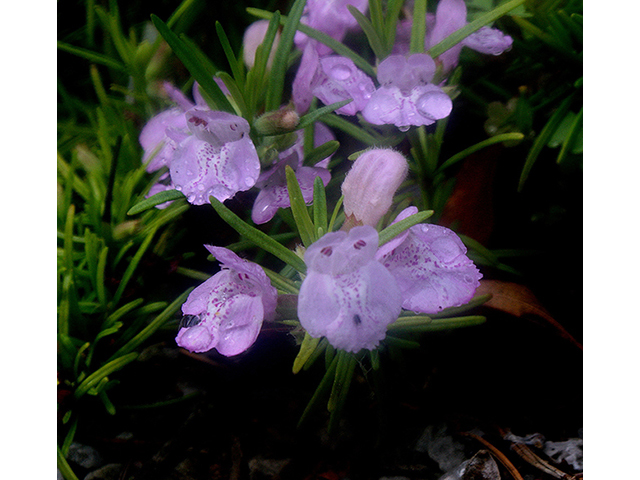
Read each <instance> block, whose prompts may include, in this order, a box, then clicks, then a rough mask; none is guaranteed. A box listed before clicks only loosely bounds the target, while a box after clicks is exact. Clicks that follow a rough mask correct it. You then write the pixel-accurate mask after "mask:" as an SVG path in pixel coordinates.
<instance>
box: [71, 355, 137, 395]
mask: <svg viewBox="0 0 640 480" xmlns="http://www.w3.org/2000/svg"><path fill="white" fill-rule="evenodd" d="M136 358H138V353H129V354H127V355H123V356H121V357H118V358H116V359H115V360H112V361H110V362H109V363H107V364H106V365H103V366H102V367H100V368H99V369H98V370H96V371H95V372H93V373H92V374H91V375H89V376H88V377H87V378H85V379H84V381H83V382H82V383H81V384H80V385H79V386H78V388H77V389H76V391H75V392H74V394H73V395H74V397H75V398H80V397H82V396H83V395H84V394H85V393H87V392H88V391H89V389H90V388H91V387H93V386H95V385H97V384H98V383H99V382H100V381H102V379H103V378H106V377H107V376H108V375H111V374H112V373H113V372H115V371H117V370H120V369H121V368H122V367H124V366H125V365H127V364H129V363H131V362H133V361H134V360H135V359H136Z"/></svg>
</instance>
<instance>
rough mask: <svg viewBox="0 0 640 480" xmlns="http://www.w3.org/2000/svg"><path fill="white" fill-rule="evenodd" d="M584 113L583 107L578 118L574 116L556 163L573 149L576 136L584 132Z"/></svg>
mask: <svg viewBox="0 0 640 480" xmlns="http://www.w3.org/2000/svg"><path fill="white" fill-rule="evenodd" d="M582 115H583V108H581V109H580V111H579V112H578V114H577V115H576V118H574V120H573V122H572V123H571V126H570V127H569V132H568V133H567V136H566V137H565V139H564V142H563V143H562V148H561V149H560V153H559V154H558V158H557V159H556V163H561V162H562V160H563V159H564V158H565V157H566V156H567V154H568V153H569V151H570V150H573V147H574V143H575V140H576V138H578V136H579V135H580V134H582Z"/></svg>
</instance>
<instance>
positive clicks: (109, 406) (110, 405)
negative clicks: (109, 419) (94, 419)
mask: <svg viewBox="0 0 640 480" xmlns="http://www.w3.org/2000/svg"><path fill="white" fill-rule="evenodd" d="M98 398H99V399H100V400H101V401H102V404H103V405H104V408H105V409H106V410H107V412H109V415H115V414H116V407H115V406H114V405H113V402H112V401H111V400H110V399H109V397H108V396H107V392H105V391H104V389H103V390H100V392H98Z"/></svg>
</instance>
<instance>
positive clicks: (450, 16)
mask: <svg viewBox="0 0 640 480" xmlns="http://www.w3.org/2000/svg"><path fill="white" fill-rule="evenodd" d="M411 24H412V19H411V18H408V19H406V20H402V21H399V22H398V28H397V32H396V43H395V44H394V46H393V52H392V53H394V54H403V55H406V54H408V53H409V44H410V41H411ZM466 24H467V6H466V4H465V2H464V0H440V2H439V3H438V7H437V9H436V14H435V15H433V14H427V18H426V26H427V29H426V37H425V49H426V50H429V49H430V48H431V47H433V46H434V45H436V44H437V43H439V42H441V41H442V40H444V39H445V38H446V37H448V36H449V35H451V34H452V33H453V32H455V31H456V30H459V29H461V28H462V27H464V26H465V25H466ZM512 44H513V39H512V38H511V37H510V36H509V35H505V34H504V33H503V32H502V31H500V30H498V29H497V28H491V27H488V26H484V27H482V28H480V30H478V31H476V32H474V33H472V34H471V35H469V36H468V37H466V38H465V39H464V40H462V42H460V43H459V44H457V45H454V46H453V47H452V48H450V49H449V50H447V51H446V52H444V53H442V54H441V55H440V56H439V57H438V60H439V61H440V62H442V65H443V68H444V71H445V72H448V71H450V70H451V69H453V68H454V67H455V66H456V65H457V64H458V58H459V56H460V52H461V50H462V47H469V48H471V49H473V50H476V51H478V52H480V53H484V54H489V55H500V54H502V53H503V52H505V51H506V50H508V49H510V48H511V45H512Z"/></svg>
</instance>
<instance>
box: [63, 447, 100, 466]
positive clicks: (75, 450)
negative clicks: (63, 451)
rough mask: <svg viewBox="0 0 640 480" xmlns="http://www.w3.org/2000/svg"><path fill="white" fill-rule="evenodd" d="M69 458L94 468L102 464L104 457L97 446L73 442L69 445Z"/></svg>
mask: <svg viewBox="0 0 640 480" xmlns="http://www.w3.org/2000/svg"><path fill="white" fill-rule="evenodd" d="M67 459H68V460H69V461H70V462H73V463H75V464H76V465H80V466H81V467H83V468H86V469H87V470H92V469H94V468H97V467H99V466H100V465H102V457H101V456H100V454H99V453H98V451H97V450H96V449H95V448H93V447H89V446H87V445H80V444H79V443H72V444H71V445H70V446H69V454H68V455H67Z"/></svg>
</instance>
